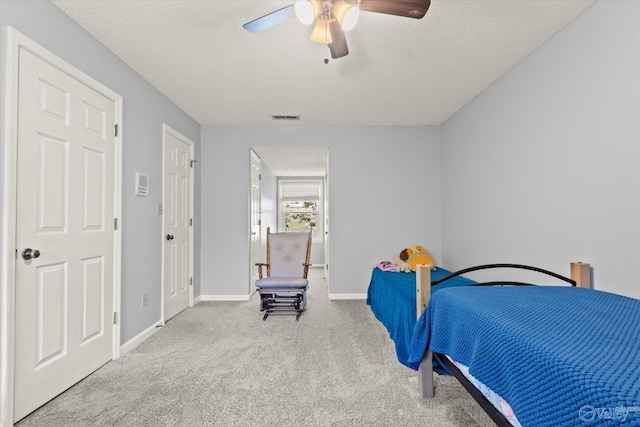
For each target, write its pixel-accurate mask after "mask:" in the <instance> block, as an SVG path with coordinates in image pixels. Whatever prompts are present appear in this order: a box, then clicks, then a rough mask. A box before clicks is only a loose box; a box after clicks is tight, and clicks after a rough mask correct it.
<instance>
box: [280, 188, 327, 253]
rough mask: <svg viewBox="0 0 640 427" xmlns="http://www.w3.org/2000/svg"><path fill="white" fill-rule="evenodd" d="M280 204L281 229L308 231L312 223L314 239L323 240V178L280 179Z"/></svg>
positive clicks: (316, 240)
mask: <svg viewBox="0 0 640 427" xmlns="http://www.w3.org/2000/svg"><path fill="white" fill-rule="evenodd" d="M278 204H279V207H280V208H279V209H278V223H279V227H280V230H284V231H308V230H309V226H311V225H312V226H313V234H312V237H313V241H314V242H321V241H322V238H323V234H324V232H323V229H324V227H323V220H322V218H323V214H322V213H323V212H322V180H318V179H309V180H301V179H296V180H288V179H281V180H279V181H278Z"/></svg>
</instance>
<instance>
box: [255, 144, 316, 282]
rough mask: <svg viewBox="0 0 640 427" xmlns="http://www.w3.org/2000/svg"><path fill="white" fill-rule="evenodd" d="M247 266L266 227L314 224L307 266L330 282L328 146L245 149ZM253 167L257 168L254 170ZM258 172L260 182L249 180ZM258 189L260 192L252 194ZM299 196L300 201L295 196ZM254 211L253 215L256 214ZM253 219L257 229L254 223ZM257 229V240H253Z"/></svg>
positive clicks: (258, 254) (260, 253)
mask: <svg viewBox="0 0 640 427" xmlns="http://www.w3.org/2000/svg"><path fill="white" fill-rule="evenodd" d="M249 157H250V165H251V176H252V179H251V185H250V188H249V191H250V197H249V200H250V203H249V204H250V207H249V210H250V223H251V224H250V230H249V233H250V237H249V238H250V239H251V245H250V247H251V250H250V252H251V253H250V256H249V261H250V266H251V268H252V270H251V272H252V274H251V275H250V277H251V278H252V282H251V284H250V286H253V283H254V281H253V272H254V271H253V269H254V268H255V267H254V266H255V263H256V262H263V261H264V260H263V259H262V258H264V254H265V253H266V230H267V227H270V229H271V231H272V232H276V231H286V229H291V230H293V228H294V227H297V228H299V227H304V226H307V227H308V225H310V224H313V225H314V233H313V243H312V248H311V264H312V265H313V267H312V268H322V269H323V272H324V277H325V278H326V279H327V282H328V280H329V271H328V266H329V261H328V260H329V244H328V239H329V209H328V206H329V191H328V190H329V185H328V182H329V167H328V165H329V163H328V162H329V149H328V148H327V147H253V148H251V150H250V155H249ZM256 168H259V171H258V172H256ZM256 173H257V174H258V175H259V178H258V180H259V184H256V183H255V182H254V181H255V179H254V176H255V174H256ZM256 188H259V196H256ZM294 199H300V200H294ZM256 212H257V213H256ZM256 222H257V223H258V224H259V226H258V227H256V225H255V224H254V223H256ZM256 233H257V234H258V236H259V237H258V240H259V241H260V244H259V245H257V244H256V243H255V239H256Z"/></svg>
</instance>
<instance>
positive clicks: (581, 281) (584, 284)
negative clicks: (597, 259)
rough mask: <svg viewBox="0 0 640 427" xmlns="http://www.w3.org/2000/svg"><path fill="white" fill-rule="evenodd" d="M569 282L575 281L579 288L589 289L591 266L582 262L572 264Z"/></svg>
mask: <svg viewBox="0 0 640 427" xmlns="http://www.w3.org/2000/svg"><path fill="white" fill-rule="evenodd" d="M571 280H575V281H576V286H577V287H579V288H587V289H591V266H590V265H589V264H587V263H583V262H572V263H571Z"/></svg>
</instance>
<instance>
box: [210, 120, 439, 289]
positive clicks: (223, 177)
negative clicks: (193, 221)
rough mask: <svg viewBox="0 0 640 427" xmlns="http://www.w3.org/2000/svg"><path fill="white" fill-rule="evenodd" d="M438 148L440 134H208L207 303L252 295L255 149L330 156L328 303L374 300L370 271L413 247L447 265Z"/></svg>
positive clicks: (431, 130)
mask: <svg viewBox="0 0 640 427" xmlns="http://www.w3.org/2000/svg"><path fill="white" fill-rule="evenodd" d="M439 139H440V134H439V128H438V127H435V126H416V127H375V126H370V127H358V126H327V127H314V126H309V127H286V126H269V127H248V126H203V127H202V147H201V149H202V162H203V165H205V166H204V167H203V168H202V184H203V185H202V193H201V195H202V206H201V209H202V210H201V212H200V216H201V218H202V228H201V230H202V248H201V249H202V257H203V259H206V260H207V262H206V263H203V265H202V270H201V274H202V276H201V277H202V294H203V295H207V294H208V295H247V294H248V293H249V289H250V282H249V272H248V269H247V262H246V260H247V258H248V254H249V230H248V222H249V221H248V211H249V207H248V191H249V190H248V189H249V156H248V148H249V147H258V146H319V147H328V148H329V157H330V159H329V164H330V170H329V179H330V183H329V186H330V196H329V197H330V201H331V204H330V208H329V209H330V213H329V215H330V217H329V219H330V222H331V237H330V249H329V250H330V253H331V261H330V268H329V273H330V282H329V292H330V294H343V295H344V294H364V293H366V289H367V286H368V285H369V280H370V276H371V268H372V267H373V266H374V265H375V264H376V263H377V262H378V261H381V260H383V259H389V258H391V257H392V256H393V255H396V254H397V253H398V252H399V251H400V250H402V249H404V248H405V247H407V246H412V245H416V244H420V245H423V246H425V247H426V248H428V250H429V251H431V252H432V254H433V255H434V257H435V258H436V260H439V259H440V253H441V251H440V246H441V243H440V228H441V227H440V166H439V165H440V144H439Z"/></svg>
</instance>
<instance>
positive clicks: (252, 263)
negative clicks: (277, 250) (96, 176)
mask: <svg viewBox="0 0 640 427" xmlns="http://www.w3.org/2000/svg"><path fill="white" fill-rule="evenodd" d="M254 156H255V159H256V160H257V161H258V164H259V166H260V177H259V178H258V181H261V180H262V159H261V158H260V156H259V155H258V153H256V152H255V150H254V149H253V148H250V149H249V296H251V295H252V292H253V290H254V289H255V288H254V286H255V279H256V278H255V277H254V271H255V269H256V266H255V264H256V262H259V261H260V260H261V258H260V255H261V253H258V254H256V253H254V251H253V247H254V240H253V238H252V233H253V228H254V226H255V224H253V219H254V218H253V213H254V212H255V211H256V210H257V211H258V216H259V218H258V227H257V230H258V231H257V233H258V243H259V244H260V251H262V201H261V197H262V183H261V182H260V184H259V194H258V202H257V203H258V206H255V202H256V201H255V199H254V197H253V196H254V194H253V176H254V170H253V157H254ZM262 261H263V262H266V260H262Z"/></svg>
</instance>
